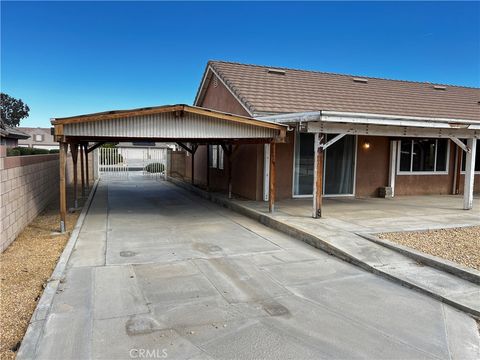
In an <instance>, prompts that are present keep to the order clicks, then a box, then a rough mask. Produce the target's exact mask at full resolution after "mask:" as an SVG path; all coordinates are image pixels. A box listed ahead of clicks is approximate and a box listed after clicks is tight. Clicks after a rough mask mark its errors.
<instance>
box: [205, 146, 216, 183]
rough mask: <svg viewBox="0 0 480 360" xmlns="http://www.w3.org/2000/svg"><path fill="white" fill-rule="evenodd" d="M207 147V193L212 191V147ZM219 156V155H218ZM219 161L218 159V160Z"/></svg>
mask: <svg viewBox="0 0 480 360" xmlns="http://www.w3.org/2000/svg"><path fill="white" fill-rule="evenodd" d="M206 146H207V161H206V163H207V191H210V145H208V144H207V145H206ZM217 154H218V153H217ZM217 161H218V159H217Z"/></svg>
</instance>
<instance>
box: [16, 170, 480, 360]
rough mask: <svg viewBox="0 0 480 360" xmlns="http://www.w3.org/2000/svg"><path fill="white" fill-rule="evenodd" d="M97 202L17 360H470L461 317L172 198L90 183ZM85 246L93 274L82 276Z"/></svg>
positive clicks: (473, 353) (469, 334) (467, 328)
mask: <svg viewBox="0 0 480 360" xmlns="http://www.w3.org/2000/svg"><path fill="white" fill-rule="evenodd" d="M97 195H98V196H99V198H100V199H101V200H100V201H98V202H97V203H96V206H95V207H94V206H92V214H91V215H92V220H90V219H89V218H88V217H89V216H90V213H89V214H87V219H86V222H85V224H88V226H87V225H84V227H83V228H82V230H81V232H80V236H79V240H78V243H77V249H78V251H76V252H75V255H74V256H72V257H71V259H70V261H69V262H68V263H67V268H66V270H65V272H64V274H63V279H62V282H61V286H60V287H59V291H57V293H56V294H55V295H54V299H53V305H52V306H51V308H50V309H49V311H47V312H46V321H45V323H44V324H43V326H41V327H40V326H37V327H35V326H32V327H31V329H34V328H37V330H38V328H41V329H40V330H39V334H38V343H37V344H36V345H32V344H25V347H24V348H25V349H29V351H24V352H23V353H22V354H21V356H19V359H34V358H35V359H36V358H44V359H86V358H93V359H131V358H134V357H138V355H139V354H140V352H142V354H143V355H146V354H150V355H151V354H154V355H155V356H158V357H164V358H168V359H193V358H194V359H224V358H235V359H254V358H262V359H277V358H295V359H298V358H309V359H311V358H338V359H345V358H369V359H385V358H389V359H418V358H425V359H462V360H463V359H477V358H478V357H479V354H480V353H479V351H480V344H479V341H480V340H479V335H478V330H477V329H476V323H475V321H474V320H473V319H472V318H471V317H470V316H468V315H467V314H465V313H462V312H459V311H458V310H455V309H453V308H451V307H450V306H448V305H445V304H442V303H441V302H439V301H437V300H434V299H432V298H430V297H428V296H425V295H423V294H421V293H418V292H415V291H412V290H410V289H407V288H405V287H402V286H399V285H397V284H395V283H392V282H390V281H387V280H385V279H382V278H380V277H377V276H375V275H373V274H370V273H368V272H366V271H364V270H362V269H360V268H359V267H356V266H353V265H351V264H349V263H347V262H344V261H341V260H339V259H337V258H335V257H333V256H331V255H328V254H326V253H325V252H323V251H320V250H318V249H315V248H313V247H311V246H309V245H307V244H305V243H303V242H300V241H298V240H297V239H294V238H291V237H289V236H287V235H285V234H282V233H280V232H277V231H275V230H272V229H270V228H267V227H265V226H263V225H260V224H259V223H257V222H255V221H253V220H251V219H248V218H245V217H243V216H241V215H239V214H236V213H234V212H231V211H230V210H227V209H225V208H221V207H218V206H216V205H213V204H212V203H210V202H207V201H205V200H202V199H200V198H198V197H193V198H192V195H191V194H189V193H188V192H187V191H185V190H182V189H179V188H177V187H175V186H173V185H171V184H168V183H165V182H155V181H151V180H144V181H141V182H139V181H138V179H137V182H136V183H131V182H124V183H122V182H119V181H112V182H101V183H100V185H99V187H98V190H97ZM163 199H165V202H163ZM179 204H180V205H179ZM189 204H190V206H191V208H192V209H196V210H197V211H198V212H199V214H198V216H193V217H194V218H195V220H194V222H193V223H192V222H191V220H192V218H190V211H189V210H186V209H185V208H186V207H188V206H189ZM101 205H102V206H104V208H103V209H101ZM185 205H186V206H185ZM121 209H124V210H125V209H126V210H125V211H130V212H129V213H128V214H129V216H128V217H123V218H122V211H123V210H121ZM177 210H179V211H177ZM169 213H173V214H176V218H175V222H174V223H173V224H172V223H171V222H169V221H167V220H165V219H164V218H163V217H164V216H165V217H172V216H170V215H167V214H169ZM181 214H182V215H181ZM185 214H186V215H185ZM157 215H161V216H159V217H157ZM101 217H103V218H104V224H103V229H104V230H103V231H104V233H103V234H102V231H101V230H100V228H102V224H101V221H100V218H101ZM111 217H112V218H113V219H117V220H118V222H115V224H114V226H112V222H111V219H110V218H111ZM121 218H122V221H123V223H122V221H120V219H121ZM205 218H209V220H208V221H207V222H206V223H205V224H202V223H201V221H200V219H205ZM152 219H157V220H158V222H156V221H157V220H155V222H152ZM197 220H198V221H199V222H198V223H197V222H196V221H197ZM115 221H116V220H115ZM120 224H121V225H120ZM197 224H198V225H197ZM329 231H331V230H329ZM96 235H98V243H100V244H102V245H101V246H104V249H105V258H104V259H105V262H104V263H99V262H98V261H91V262H90V263H89V261H90V260H89V258H90V257H91V258H92V259H97V260H98V249H100V248H101V246H100V245H98V244H94V238H95V236H96ZM176 238H178V239H179V241H178V242H175V241H174V240H175V239H176ZM155 239H157V240H158V241H155ZM89 247H91V248H92V250H88V249H89ZM120 253H121V254H120ZM32 331H33V330H32ZM32 338H33V337H32ZM147 352H148V353H147Z"/></svg>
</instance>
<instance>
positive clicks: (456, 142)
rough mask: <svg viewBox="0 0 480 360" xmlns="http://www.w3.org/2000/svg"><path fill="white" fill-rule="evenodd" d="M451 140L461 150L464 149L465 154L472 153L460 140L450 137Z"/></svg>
mask: <svg viewBox="0 0 480 360" xmlns="http://www.w3.org/2000/svg"><path fill="white" fill-rule="evenodd" d="M450 140H452V141H453V142H454V143H455V144H457V145H458V146H459V147H460V149H462V150H463V151H465V152H470V151H471V149H470V148H469V147H468V146H467V145H465V144H464V143H463V142H462V141H461V140H460V139H459V138H456V137H455V136H450Z"/></svg>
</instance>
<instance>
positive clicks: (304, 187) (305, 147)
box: [293, 132, 314, 196]
mask: <svg viewBox="0 0 480 360" xmlns="http://www.w3.org/2000/svg"><path fill="white" fill-rule="evenodd" d="M313 160H314V154H313V134H308V133H299V132H297V133H295V155H294V169H293V196H305V195H307V196H308V195H312V193H313Z"/></svg>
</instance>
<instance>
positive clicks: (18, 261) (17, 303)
mask: <svg viewBox="0 0 480 360" xmlns="http://www.w3.org/2000/svg"><path fill="white" fill-rule="evenodd" d="M79 215H80V212H79V211H77V212H76V213H73V214H68V215H67V226H68V229H67V230H69V231H71V230H72V229H73V227H74V226H75V223H76V221H77V218H78V216H79ZM59 222H60V217H59V215H58V206H57V205H56V204H55V206H53V205H51V206H49V207H47V209H46V210H45V211H43V212H42V213H41V214H40V215H39V216H38V217H37V218H36V219H35V220H33V222H32V223H31V224H30V225H29V226H28V227H27V228H25V230H24V231H23V232H22V233H20V235H19V236H18V237H17V239H16V240H15V241H14V242H13V243H12V244H11V245H10V246H9V247H8V248H7V250H5V251H4V252H3V253H2V254H0V276H1V281H0V298H1V299H0V319H1V320H0V321H1V327H0V359H14V358H15V352H16V351H17V350H18V348H19V346H20V342H21V340H22V338H23V335H24V333H25V331H26V329H27V326H28V322H29V320H30V318H31V316H32V314H33V311H34V310H35V307H36V305H37V301H38V299H39V298H40V296H41V295H42V292H43V288H44V285H45V283H46V282H47V280H48V278H49V277H50V275H51V273H52V271H53V269H54V267H55V265H56V263H57V260H58V258H59V257H60V254H61V252H62V251H63V248H64V247H65V244H66V243H67V240H68V237H69V236H68V235H52V234H51V233H52V231H55V230H57V229H58V224H59Z"/></svg>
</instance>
